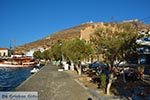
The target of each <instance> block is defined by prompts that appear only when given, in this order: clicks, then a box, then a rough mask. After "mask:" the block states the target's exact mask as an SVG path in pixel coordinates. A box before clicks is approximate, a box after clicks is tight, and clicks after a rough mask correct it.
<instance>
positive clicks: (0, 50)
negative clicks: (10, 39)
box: [0, 48, 9, 57]
mask: <svg viewBox="0 0 150 100" xmlns="http://www.w3.org/2000/svg"><path fill="white" fill-rule="evenodd" d="M8 52H9V50H8V49H7V48H0V57H7V56H8V54H9V53H8Z"/></svg>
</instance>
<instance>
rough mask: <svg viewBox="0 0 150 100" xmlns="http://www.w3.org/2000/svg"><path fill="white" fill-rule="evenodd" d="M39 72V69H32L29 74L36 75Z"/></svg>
mask: <svg viewBox="0 0 150 100" xmlns="http://www.w3.org/2000/svg"><path fill="white" fill-rule="evenodd" d="M38 71H39V68H33V69H32V70H31V71H30V72H31V74H34V73H37V72H38Z"/></svg>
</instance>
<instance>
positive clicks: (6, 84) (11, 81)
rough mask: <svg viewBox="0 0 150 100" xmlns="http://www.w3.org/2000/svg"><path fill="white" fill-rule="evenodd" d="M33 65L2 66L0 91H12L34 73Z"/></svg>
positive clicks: (0, 70) (0, 69)
mask: <svg viewBox="0 0 150 100" xmlns="http://www.w3.org/2000/svg"><path fill="white" fill-rule="evenodd" d="M32 69H33V67H22V68H17V67H15V68H4V67H3V68H1V67H0V91H12V90H13V89H15V88H16V87H17V86H19V85H20V84H21V83H22V82H24V81H25V80H26V79H27V78H28V77H29V76H31V75H32V74H31V73H30V71H31V70H32Z"/></svg>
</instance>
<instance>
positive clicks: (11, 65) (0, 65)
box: [0, 64, 37, 67]
mask: <svg viewBox="0 0 150 100" xmlns="http://www.w3.org/2000/svg"><path fill="white" fill-rule="evenodd" d="M32 66H37V65H23V64H22V65H13V64H0V67H32Z"/></svg>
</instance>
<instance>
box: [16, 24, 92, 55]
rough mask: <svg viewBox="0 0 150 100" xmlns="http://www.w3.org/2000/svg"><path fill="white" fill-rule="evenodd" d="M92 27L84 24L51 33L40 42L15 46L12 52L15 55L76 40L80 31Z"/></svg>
mask: <svg viewBox="0 0 150 100" xmlns="http://www.w3.org/2000/svg"><path fill="white" fill-rule="evenodd" d="M92 25H94V23H84V24H81V25H79V26H75V27H72V28H68V29H65V30H61V31H58V32H56V33H53V34H51V35H49V36H47V37H45V38H42V39H40V40H37V41H34V42H31V43H28V44H25V45H21V46H17V47H16V48H15V49H14V51H15V52H16V53H24V52H25V51H28V50H32V49H38V48H47V47H50V46H52V45H53V44H54V43H55V42H57V41H58V40H65V39H73V38H78V37H80V31H81V30H83V29H85V28H86V27H89V26H92Z"/></svg>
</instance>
